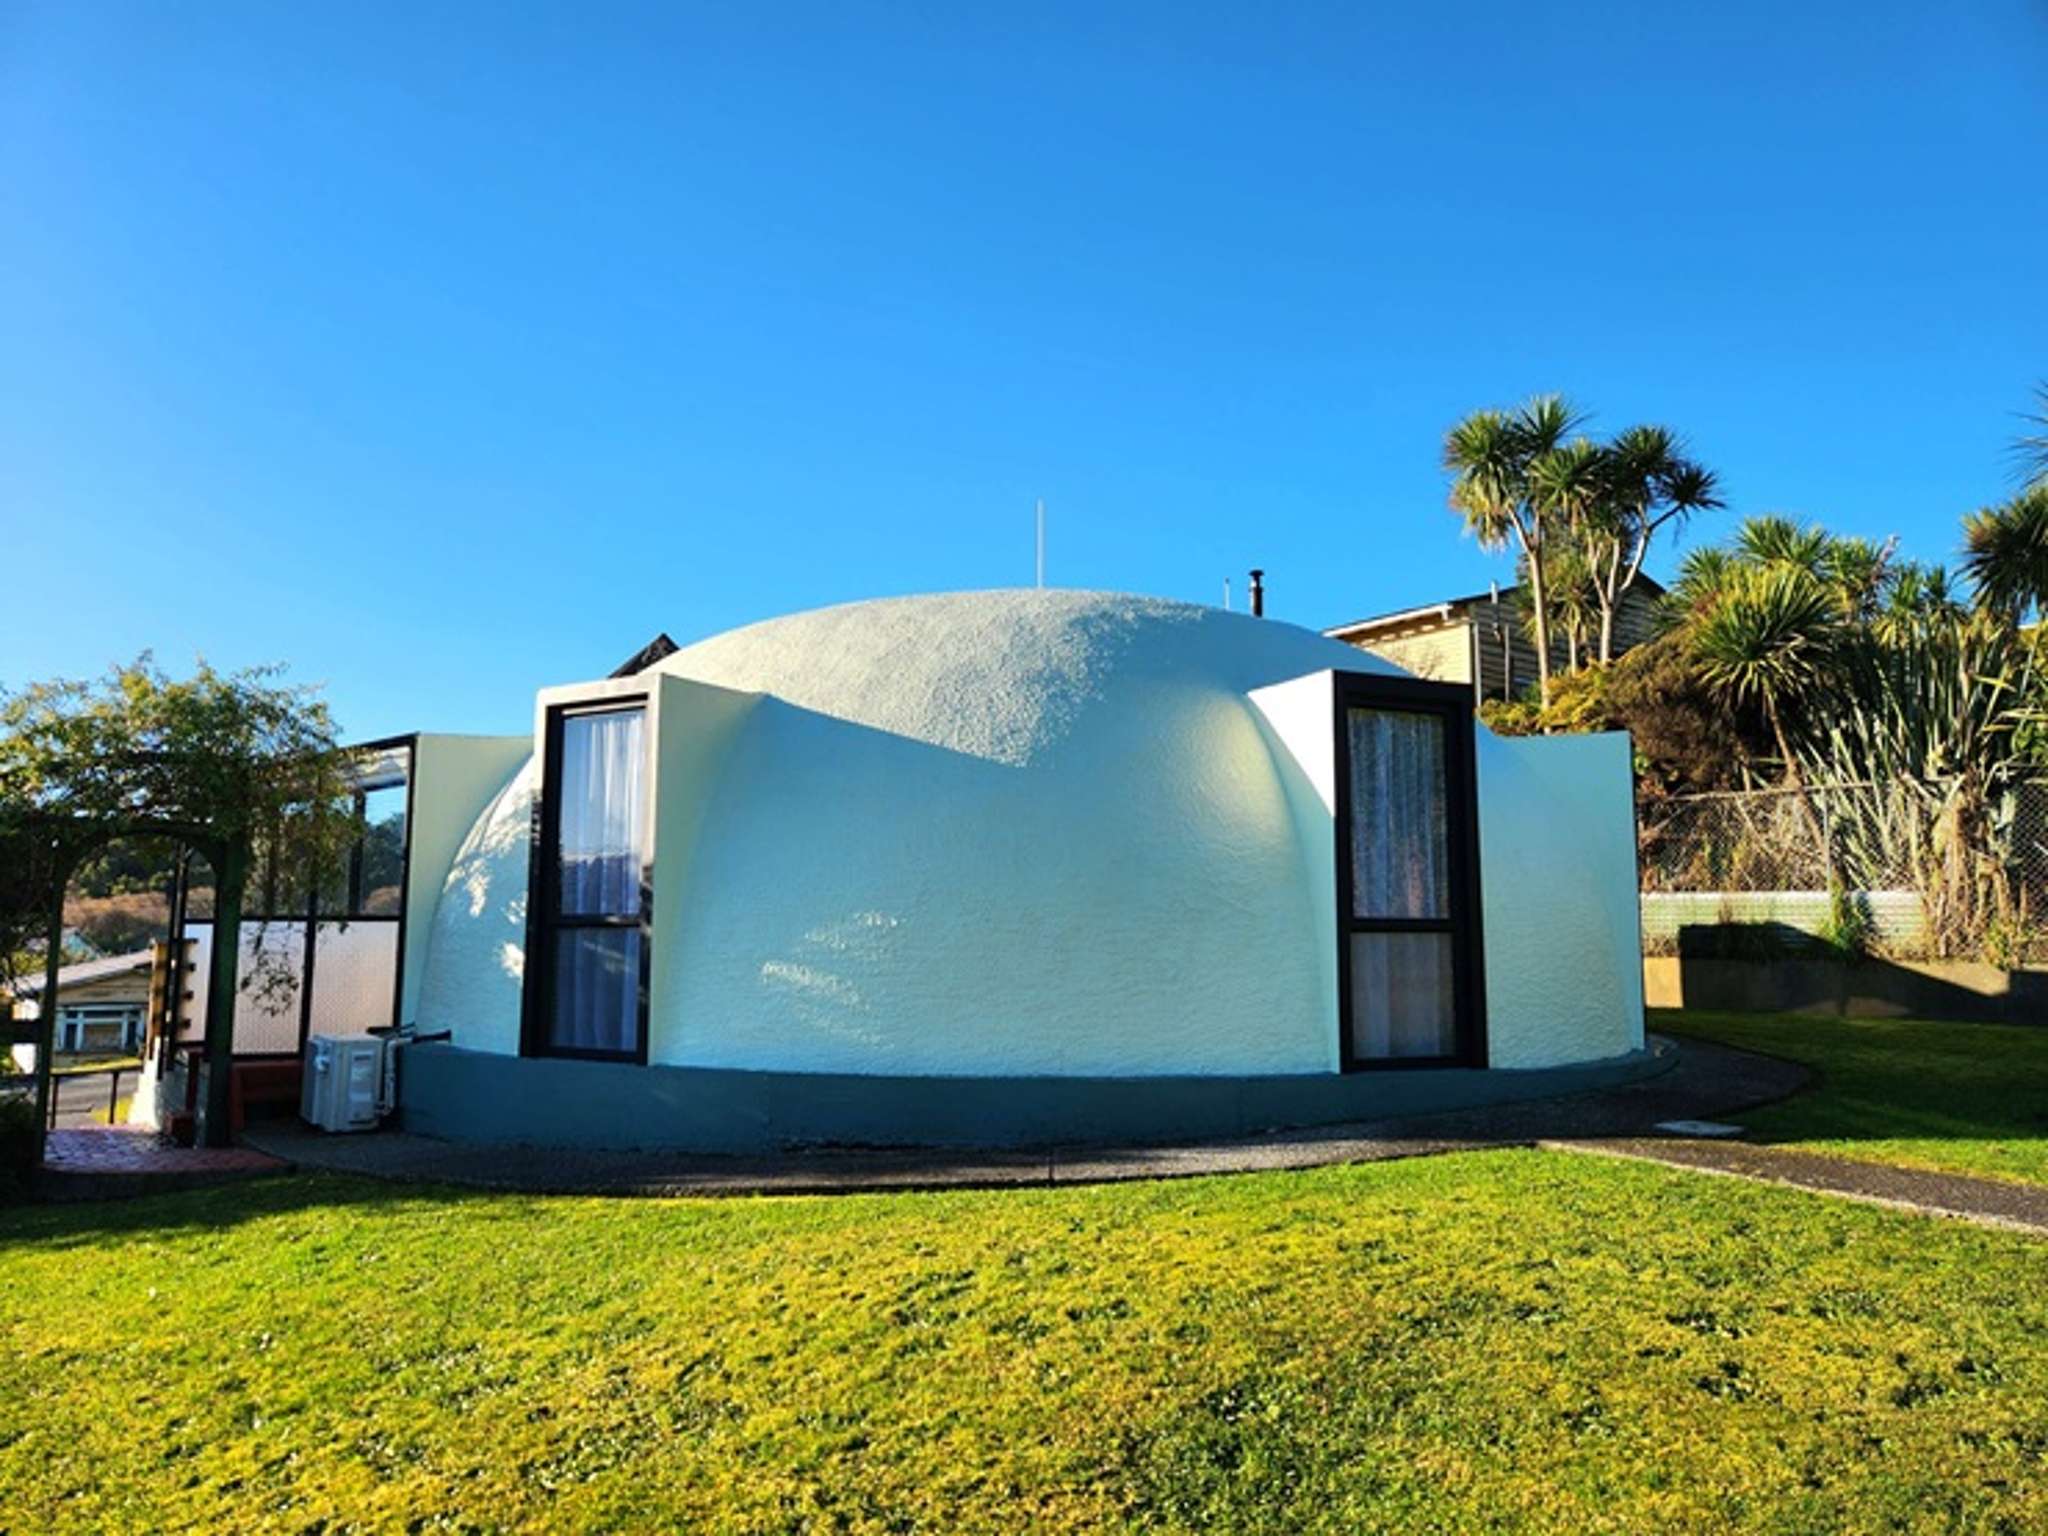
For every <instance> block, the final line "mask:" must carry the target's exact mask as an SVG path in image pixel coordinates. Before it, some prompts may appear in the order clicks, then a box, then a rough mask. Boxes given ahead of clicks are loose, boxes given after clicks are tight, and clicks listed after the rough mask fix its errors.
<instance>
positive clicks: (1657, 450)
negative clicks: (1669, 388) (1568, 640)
mask: <svg viewBox="0 0 2048 1536" xmlns="http://www.w3.org/2000/svg"><path fill="white" fill-rule="evenodd" d="M1601 457H1602V471H1601V479H1602V481H1603V490H1602V495H1601V499H1600V503H1599V508H1598V510H1597V511H1596V513H1595V514H1594V515H1593V517H1591V518H1590V519H1589V520H1588V537H1587V541H1586V542H1587V544H1588V546H1589V550H1588V564H1589V566H1590V568H1591V570H1592V573H1593V581H1594V593H1595V600H1596V602H1597V603H1598V606H1599V610H1600V647H1599V652H1598V654H1599V659H1600V660H1601V661H1602V662H1603V663H1604V662H1608V661H1612V660H1613V659H1614V616H1615V614H1616V613H1618V612H1619V611H1620V609H1621V602H1622V599H1623V598H1624V597H1626V596H1627V595H1628V591H1629V589H1630V588H1631V587H1633V586H1634V585H1635V584H1636V580H1637V578H1638V577H1640V576H1641V575H1642V573H1643V560H1644V558H1645V557H1646V556H1647V555H1648V554H1649V552H1650V545H1651V544H1652V543H1653V542H1654V541H1655V540H1656V537H1657V534H1658V532H1659V530H1661V529H1663V528H1665V527H1670V528H1672V529H1673V531H1674V532H1676V531H1679V530H1682V529H1683V528H1684V527H1685V524H1686V522H1687V521H1688V520H1690V518H1691V517H1692V515H1693V514H1694V513H1695V512H1705V511H1710V510H1712V509H1714V508H1717V507H1720V506H1722V505H1723V502H1722V500H1721V495H1720V483H1719V481H1718V480H1717V479H1716V478H1715V476H1714V472H1713V471H1712V470H1711V469H1708V468H1706V467H1705V466H1704V465H1701V464H1698V463H1695V462H1694V461H1693V460H1692V459H1689V458H1687V457H1686V456H1685V452H1684V446H1683V444H1681V443H1680V442H1679V440H1678V437H1677V435H1676V434H1675V433H1673V432H1672V431H1671V429H1670V428H1669V427H1659V426H1636V427H1629V428H1627V429H1625V430H1623V431H1621V432H1618V433H1616V434H1615V436H1614V440H1613V441H1612V442H1610V443H1609V444H1607V445H1606V447H1605V448H1604V449H1602V450H1601Z"/></svg>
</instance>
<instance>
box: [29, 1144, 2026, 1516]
mask: <svg viewBox="0 0 2048 1536" xmlns="http://www.w3.org/2000/svg"><path fill="white" fill-rule="evenodd" d="M0 1382H5V1383H6V1385H5V1387H4V1389H0V1509H4V1510H6V1511H7V1512H8V1514H7V1523H8V1524H11V1525H16V1526H18V1527H19V1528H20V1529H23V1530H37V1531H58V1530H102V1529H133V1530H141V1529H149V1530H159V1529H193V1530H224V1529H235V1530H254V1529H276V1530H289V1531H309V1530H324V1531H334V1530H339V1529H373V1530H383V1529H391V1530H400V1529H403V1530H479V1529H506V1528H528V1529H548V1530H562V1529H655V1528H658V1529H691V1530H717V1531H848V1532H868V1531H874V1532H881V1531H904V1530H935V1531H958V1530H1018V1529H1027V1528H1028V1529H1039V1530H1049V1531H1060V1530H1081V1529H1101V1528H1118V1529H1143V1530H1186V1531H1194V1530H1205V1531H1239V1532H1274V1533H1280V1532H1286V1533H1295V1532H1320V1531H1328V1532H1356V1531H1375V1530H1409V1529H1430V1530H1438V1531H1465V1530H1474V1531H1477V1530H1488V1531H1557V1532H1572V1533H1585V1532H1590V1531H1627V1532H1641V1531H1660V1530H1669V1531H1688V1532H1694V1531H1722V1530H1771V1531H1780V1530H1783V1531H1792V1530H1801V1531H1834V1530H1845V1529H1861V1530H1868V1529H1880V1528H1882V1529H1898V1530H1915V1529H1941V1530H1952V1529H1971V1530H1985V1531H1991V1530H2014V1531H2018V1530H2029V1529H2041V1528H2043V1527H2044V1526H2048V1426H2044V1424H2043V1421H2042V1416H2041V1411H2040V1405H2041V1404H2042V1403H2043V1402H2044V1401H2048V1246H2044V1245H2041V1244H2038V1243H2035V1242H2032V1241H2031V1240H2028V1239H2025V1238H2021V1237H2016V1236H2013V1235H2010V1234H2004V1233H1997V1232H1986V1231H1981V1230H1978V1229H1974V1228H1968V1227H1962V1226H1951V1225H1945V1224H1940V1223H1935V1222H1930V1221H1926V1220H1921V1219H1916V1218H1912V1217H1907V1216H1902V1215H1898V1214H1895V1213H1890V1212H1883V1211H1874V1210H1870V1209H1867V1208H1864V1207H1859V1206H1853V1205H1848V1204H1844V1203H1840V1202H1833V1201H1827V1200H1822V1199H1818V1198H1813V1197H1809V1196H1803V1195H1799V1194H1795V1193H1791V1192H1787V1191H1783V1190H1778V1189H1772V1188H1766V1187H1761V1186H1754V1185H1748V1184H1740V1183H1736V1182H1733V1181H1728V1180H1719V1179H1702V1178H1698V1177H1696V1176H1693V1175H1690V1174H1685V1173H1679V1172H1675V1171H1672V1170H1669V1169H1663V1168H1656V1167H1650V1166H1646V1165H1635V1164H1622V1163H1607V1162H1604V1161H1600V1160H1595V1159H1585V1158H1564V1157H1557V1156H1553V1155H1548V1154H1543V1153H1538V1152H1530V1151H1502V1152H1491V1153H1481V1154H1470V1155H1463V1156H1456V1157H1441V1158H1430V1159H1422V1160H1417V1161H1411V1162H1406V1163H1400V1164H1387V1165H1379V1166H1374V1167H1363V1168H1327V1169H1318V1170H1312V1171H1307V1172H1300V1173H1282V1174H1262V1175H1253V1176H1242V1177H1231V1178H1214V1179H1196V1180H1186V1181H1176V1182H1170V1183H1159V1184H1123V1185H1107V1186H1098V1187H1090V1188H1074V1189H1053V1190H1036V1191H1021V1190H1011V1191H1002V1192H973V1191H953V1192H946V1193H937V1194H917V1195H874V1196H847V1197H839V1198H832V1199H778V1200H730V1201H599V1200H572V1199H540V1198H527V1197H517V1196H503V1195H483V1194H472V1193H453V1192H449V1193H436V1192H431V1191H421V1190H418V1189H406V1188H399V1187H394V1186H388V1185H378V1184H370V1183H362V1182H356V1181H351V1180H344V1179H335V1178H313V1177H300V1178H291V1179H279V1180H271V1181H264V1182H260V1183H254V1184H246V1185H240V1186H234V1187H229V1188H223V1189H216V1190H210V1191H205V1192H201V1193H196V1194H191V1195H185V1196H165V1197H158V1198H154V1199H150V1200H144V1201H136V1202H129V1203H126V1204H120V1205H109V1206H100V1207H85V1208H35V1209H28V1210H16V1211H10V1212H5V1213H0Z"/></svg>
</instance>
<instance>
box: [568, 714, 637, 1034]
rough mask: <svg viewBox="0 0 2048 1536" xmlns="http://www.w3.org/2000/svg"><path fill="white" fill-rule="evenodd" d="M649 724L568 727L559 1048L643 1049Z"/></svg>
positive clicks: (594, 720) (596, 717)
mask: <svg viewBox="0 0 2048 1536" xmlns="http://www.w3.org/2000/svg"><path fill="white" fill-rule="evenodd" d="M645 721H646V713H645V711H644V710H640V709H631V710H610V711H606V712H604V713H602V714H588V715H570V716H568V717H567V718H565V719H564V720H563V721H562V734H561V748H560V750H561V763H560V769H559V772H560V774H561V793H560V806H561V810H560V824H559V826H558V829H557V832H556V839H557V841H556V849H557V861H556V862H557V876H556V878H557V879H558V880H559V881H560V884H559V886H558V888H557V895H558V903H557V909H556V914H555V916H556V928H555V932H554V935H553V945H554V949H553V953H552V955H551V956H550V960H551V963H552V966H553V993H554V1006H553V1010H552V1016H551V1017H550V1019H549V1021H548V1024H549V1029H548V1042H549V1044H550V1045H551V1046H552V1047H554V1048H555V1049H557V1050H568V1051H603V1052H617V1053H622V1054H630V1053H632V1052H634V1051H636V1050H637V1049H638V1048H639V1044H640V946H641V943H642V937H641V933H640V926H639V923H638V922H637V918H638V917H639V914H640V880H641V864H642V853H641V846H640V838H641V825H642V818H643V815H644V812H645V808H646V774H645V756H644V751H643V743H644V739H645V735H644V725H645Z"/></svg>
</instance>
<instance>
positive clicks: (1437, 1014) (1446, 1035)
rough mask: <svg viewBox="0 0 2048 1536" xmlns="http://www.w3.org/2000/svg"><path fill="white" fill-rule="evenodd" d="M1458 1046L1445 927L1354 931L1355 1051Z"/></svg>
mask: <svg viewBox="0 0 2048 1536" xmlns="http://www.w3.org/2000/svg"><path fill="white" fill-rule="evenodd" d="M1457 1049H1458V1021H1457V1012H1456V1009H1455V1007H1454V1002H1453V993H1452V990H1451V936H1450V935H1449V934H1447V933H1354V934H1352V935H1351V1053H1352V1055H1353V1056H1356V1057H1358V1058H1360V1059H1362V1060H1368V1061H1372V1060H1398V1059H1400V1058H1401V1057H1404V1056H1450V1055H1454V1054H1455V1053H1456V1052H1457Z"/></svg>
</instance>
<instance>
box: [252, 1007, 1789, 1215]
mask: <svg viewBox="0 0 2048 1536" xmlns="http://www.w3.org/2000/svg"><path fill="white" fill-rule="evenodd" d="M1656 1044H1657V1046H1658V1048H1659V1049H1660V1050H1664V1051H1668V1052H1670V1053H1672V1055H1673V1057H1674V1064H1673V1065H1672V1067H1671V1068H1670V1069H1669V1070H1668V1071H1665V1072H1662V1073H1660V1074H1658V1075H1657V1076H1656V1077H1653V1078H1650V1079H1647V1080H1645V1081H1643V1082H1639V1083H1635V1084H1631V1085H1630V1086H1628V1087H1624V1088H1616V1089H1610V1090H1606V1091H1604V1092H1599V1093H1589V1094H1579V1095H1575V1096H1572V1097H1569V1098H1558V1099H1541V1100H1534V1101H1531V1102H1529V1103H1526V1104H1505V1105H1496V1106H1494V1107H1491V1108H1487V1109H1473V1110H1459V1111H1455V1112H1452V1113H1448V1114H1438V1115H1419V1116H1414V1117H1410V1118H1405V1119H1399V1120H1379V1121H1371V1122H1359V1123H1354V1124H1350V1125H1336V1126H1323V1127H1318V1128H1316V1129H1312V1130H1295V1131H1272V1132H1267V1133H1265V1134H1262V1135H1258V1136H1249V1137H1240V1138H1235V1139H1232V1140H1228V1141H1197V1142H1187V1143H1180V1144H1172V1145H1155V1146H1142V1147H1060V1148H1050V1149H1038V1150H1033V1151H975V1150H958V1149H945V1148H893V1149H883V1150H869V1149H852V1148H844V1149H840V1148H833V1149H823V1148H821V1149H807V1150H793V1151H789V1152H783V1153H777V1154H774V1155H771V1156H764V1157H721V1156H710V1155H705V1154H696V1153H684V1152H609V1151H597V1150H592V1149H589V1148H561V1147H526V1146H504V1145H476V1144H467V1143H455V1142H445V1141H434V1140H431V1139H429V1138H427V1137H423V1136H411V1135H406V1134H404V1133H402V1132H392V1131H384V1132H378V1133H376V1134H374V1135H362V1136H328V1135H323V1134H321V1133H320V1132H317V1131H312V1130H308V1129H306V1128H305V1127H303V1126H300V1125H298V1124H297V1123H295V1122H294V1123H291V1124H289V1125H286V1124H273V1125H261V1126H256V1125H252V1126H251V1127H250V1128H249V1129H248V1131H247V1132H246V1133H245V1136H244V1140H245V1141H246V1142H247V1143H248V1144H249V1145H251V1146H254V1147H257V1148H259V1149H260V1150H263V1151H265V1152H268V1153H271V1154H273V1155H274V1156H277V1157H279V1158H283V1159H284V1160H286V1161H288V1162H290V1163H293V1164H295V1165H296V1166H298V1167H301V1168H317V1169H322V1170H326V1171H329V1172H336V1173H353V1174H364V1175H368V1176H371V1177H375V1178H387V1179H400V1180H410V1181H418V1182H424V1183H438V1184H459V1185H468V1186H472V1187H476V1188H483V1189H498V1190H524V1191H529V1192H533V1193H540V1194H604V1195H737V1194H821V1193H842V1192H848V1191H854V1190H885V1189H948V1188H977V1187H980V1188H986V1187H1004V1186H1017V1185H1048V1184H1083V1183H1102V1182H1108V1181H1114V1180H1121V1179H1158V1178H1177V1177H1186V1176H1191V1175H1195V1174H1213V1173H1246V1172H1254V1171H1258V1170H1263V1169H1274V1168H1309V1167H1316V1166H1319V1165H1322V1164H1326V1163H1356V1162H1378V1161H1383V1160H1385V1159H1389V1158H1396V1157H1417V1156H1423V1155H1426V1154H1429V1153H1433V1152H1457V1151H1469V1150H1473V1149H1476V1148H1481V1147H1498V1146H1530V1145H1533V1144H1535V1143H1537V1142H1539V1141H1544V1140H1561V1139H1573V1140H1577V1139H1585V1138H1616V1137H1632V1136H1642V1135H1647V1134H1649V1133H1650V1131H1651V1128H1652V1127H1654V1126H1655V1125H1656V1124H1657V1123H1658V1122H1660V1121H1665V1120H1674V1119H1683V1118H1700V1117H1703V1116H1707V1115H1712V1114H1726V1113H1730V1112H1734V1111H1739V1110H1741V1109H1745V1108H1748V1107H1751V1106H1753V1105H1756V1104H1761V1103H1766V1102H1768V1101H1770V1100H1772V1099H1780V1098H1784V1097H1785V1096H1786V1095H1787V1094H1790V1093H1793V1092H1795V1091H1796V1090H1797V1089H1798V1088H1799V1087H1801V1086H1802V1085H1803V1084H1804V1083H1805V1082H1806V1081H1807V1078H1808V1073H1807V1071H1806V1069H1805V1068H1804V1067H1801V1066H1798V1065H1796V1064H1794V1063H1792V1062H1786V1061H1779V1060H1777V1059H1776V1058H1774V1057H1768V1056H1757V1055H1752V1054H1751V1053H1749V1052H1747V1051H1735V1050H1730V1049H1728V1048H1726V1047H1723V1046H1717V1045H1709V1044H1706V1043H1704V1042H1697V1041H1686V1042H1684V1043H1683V1045H1680V1044H1678V1043H1676V1042H1673V1041H1669V1040H1658V1041H1657V1042H1656Z"/></svg>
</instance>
